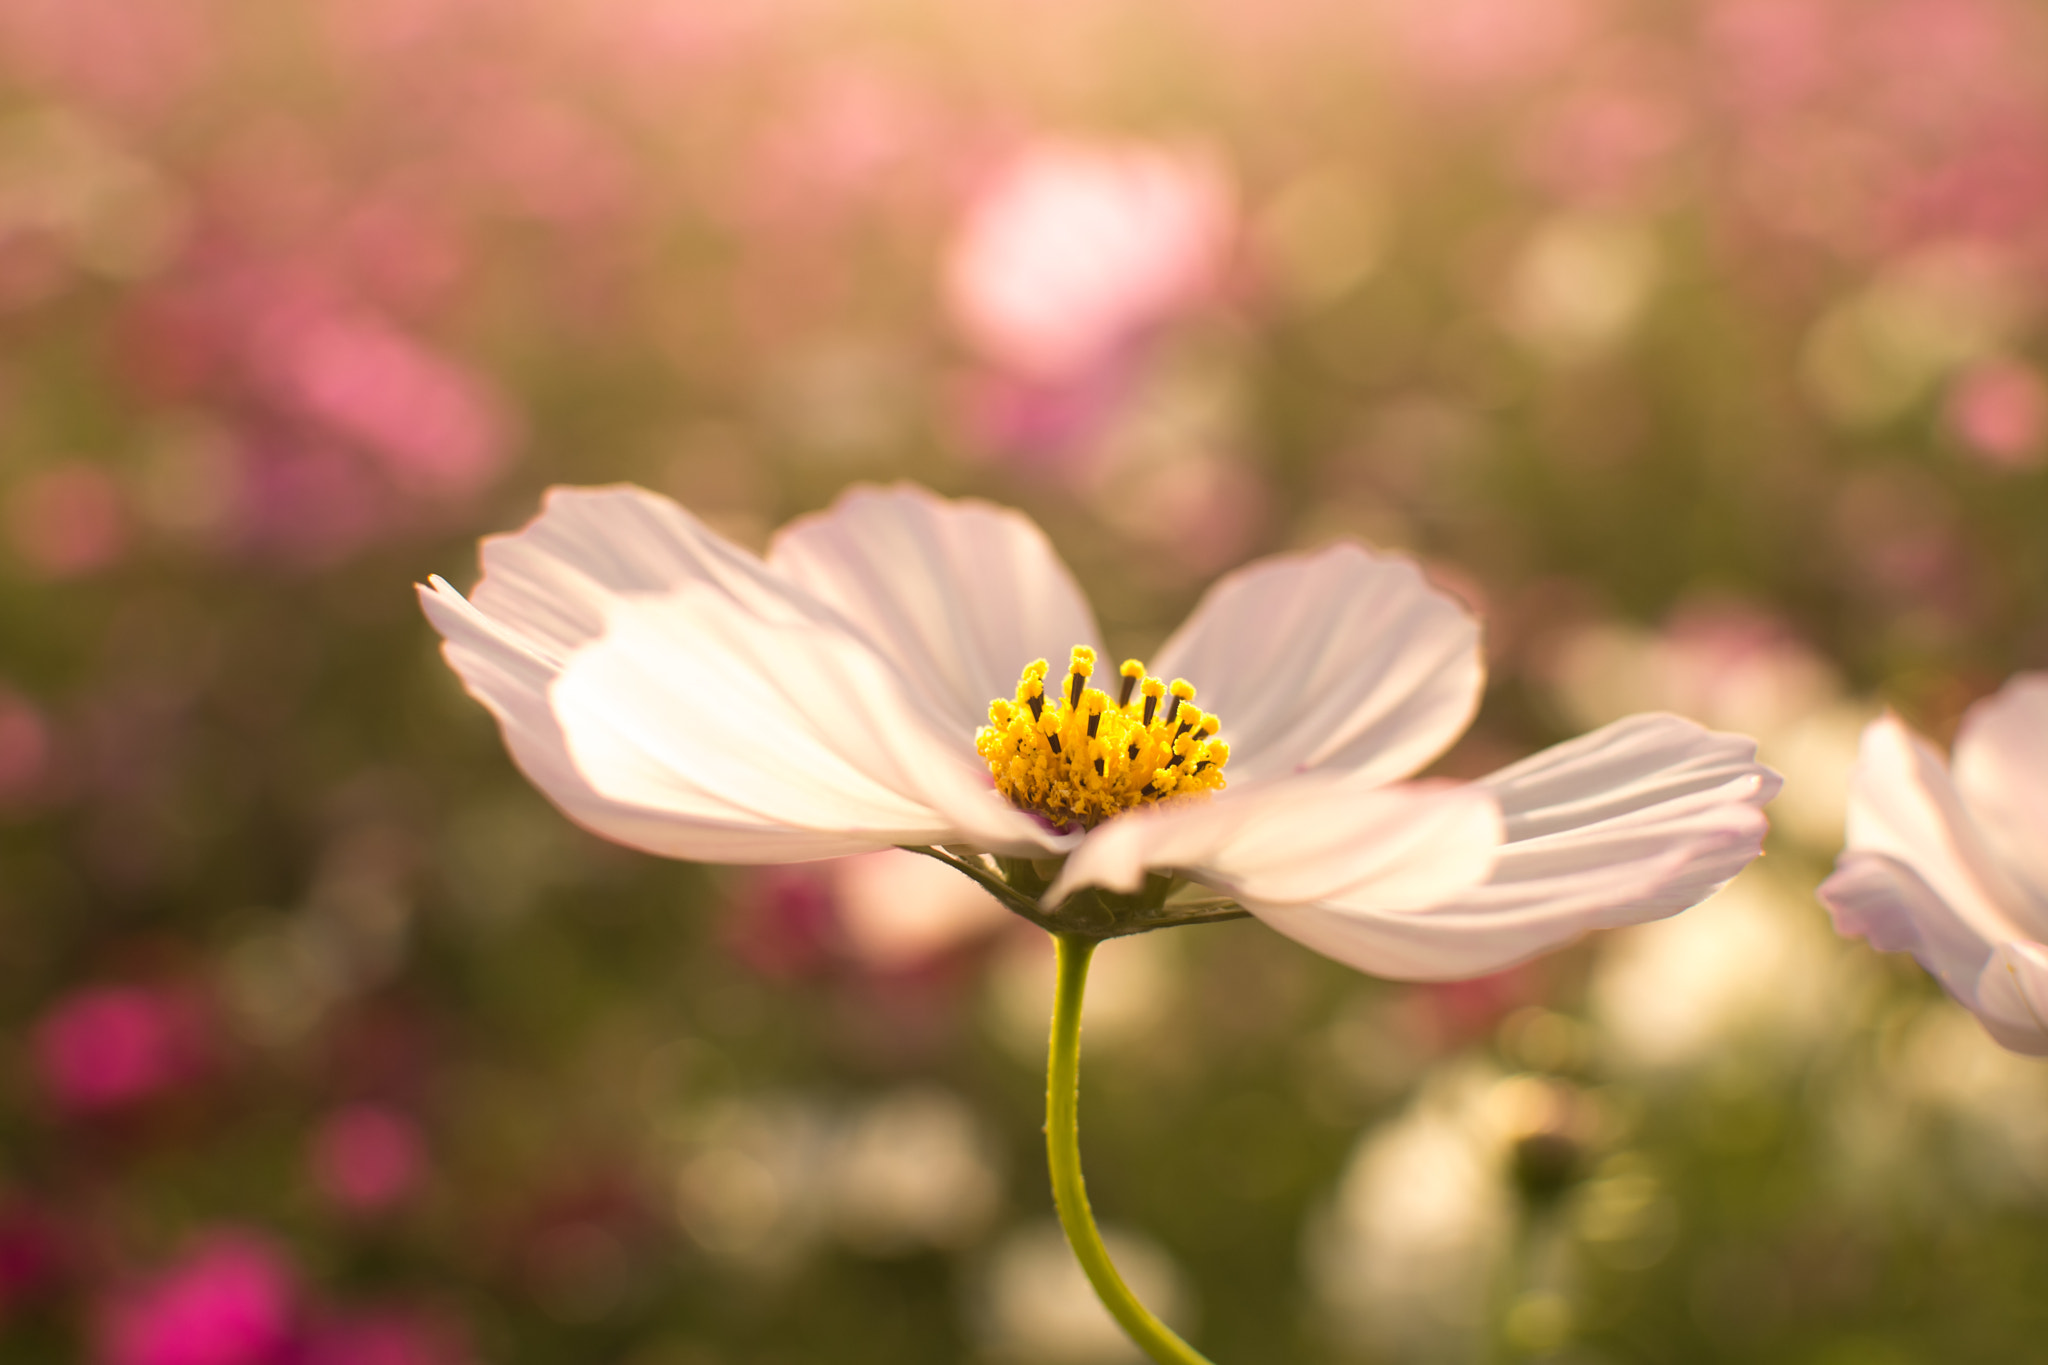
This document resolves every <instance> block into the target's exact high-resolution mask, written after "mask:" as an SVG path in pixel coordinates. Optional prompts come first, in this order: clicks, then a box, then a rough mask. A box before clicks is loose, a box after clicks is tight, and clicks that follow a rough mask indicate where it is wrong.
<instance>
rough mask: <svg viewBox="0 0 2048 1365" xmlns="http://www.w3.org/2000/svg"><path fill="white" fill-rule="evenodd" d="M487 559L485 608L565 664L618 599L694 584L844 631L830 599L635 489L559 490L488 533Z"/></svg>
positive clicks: (757, 608) (478, 600)
mask: <svg viewBox="0 0 2048 1365" xmlns="http://www.w3.org/2000/svg"><path fill="white" fill-rule="evenodd" d="M482 559H483V568H484V576H483V579H482V581H480V582H479V583H478V584H477V585H476V589H475V591H474V592H473V593H472V594H471V596H472V599H473V600H474V602H475V604H476V607H477V609H478V610H479V611H481V612H482V613H483V614H484V615H485V616H488V617H490V618H491V619H492V620H495V621H501V622H504V623H506V624H507V625H508V626H509V627H510V628H511V629H513V630H514V631H515V632H516V633H517V634H518V636H519V637H520V639H522V640H523V641H525V642H526V643H527V644H529V645H530V646H531V647H532V648H534V649H536V650H538V651H540V652H541V653H542V654H544V655H547V656H548V657H550V658H554V659H556V660H560V659H562V658H564V657H566V656H567V655H568V654H569V652H570V651H571V650H574V649H576V648H577V647H578V646H580V645H583V644H586V643H588V642H589V641H590V640H592V639H594V638H595V637H596V636H597V635H598V634H600V633H601V632H602V631H603V629H604V623H605V612H606V610H607V608H608V607H609V605H610V604H611V603H612V602H613V601H614V600H616V599H617V598H619V597H622V596H638V595H645V594H649V593H662V592H666V591H668V590H670V589H672V588H676V587H679V586H681V585H683V584H685V583H699V584H704V585H707V586H709V587H712V588H715V589H717V590H718V591H719V592H721V593H723V594H725V595H726V596H728V597H730V598H731V599H732V600H733V601H734V602H736V603H738V604H740V605H742V606H744V607H745V608H746V609H748V610H749V611H752V612H753V613H755V614H756V615H758V616H760V617H761V618H762V619H763V620H769V621H790V622H795V621H803V622H809V623H812V624H818V625H826V626H829V627H833V628H842V629H843V622H841V621H839V619H838V618H837V616H836V614H835V613H834V612H832V611H831V609H830V608H828V607H826V606H825V604H824V603H822V602H820V601H818V600H817V599H816V598H815V597H813V596H812V595H811V594H809V593H807V592H802V591H797V590H793V589H792V586H791V584H790V583H789V582H788V580H786V579H784V578H782V577H781V576H780V575H779V574H776V573H774V572H773V571H772V570H770V569H769V568H768V566H767V565H765V564H763V563H762V562H761V561H760V560H759V559H758V558H756V557H755V556H754V555H752V554H749V553H748V552H747V551H745V550H743V549H741V548H740V547H739V546H737V545H734V544H732V543H731V542H730V541H728V540H726V539H725V538H724V537H722V536H720V535H719V534H718V533H717V532H715V531H713V530H711V529H710V528H709V527H707V526H706V525H704V523H703V522H701V521H699V520H697V518H695V517H693V516H691V515H690V514H689V513H688V512H686V511H684V510H683V509H682V508H681V507H679V506H677V505H676V504H675V503H674V502H672V501H671V500H669V499H668V498H664V497H662V496H660V495H659V494H656V493H650V492H648V491H647V490H646V489H644V488H634V487H632V486H630V485H624V484H621V485H616V486H613V487H607V488H550V489H549V490H548V491H547V494H546V496H545V497H543V498H542V500H541V512H540V515H539V516H537V517H535V518H534V519H533V520H532V521H530V522H528V523H527V524H526V525H525V526H523V527H521V528H520V529H519V530H517V531H514V532H511V533H510V534H507V535H496V536H489V537H486V538H485V540H484V543H483V550H482Z"/></svg>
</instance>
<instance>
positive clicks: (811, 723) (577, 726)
mask: <svg viewBox="0 0 2048 1365" xmlns="http://www.w3.org/2000/svg"><path fill="white" fill-rule="evenodd" d="M550 698H551V700H552V703H553V706H554V712H555V716H556V718H557V720H558V721H559V722H560V724H561V727H562V731H563V734H564V736H565V739H566V742H567V746H568V750H569V753H570V755H571V757H572V758H573V759H574V761H575V762H576V765H577V767H578V769H579V771H581V772H582V773H583V774H584V776H585V777H586V778H587V779H588V780H589V781H590V783H591V785H592V786H593V787H595V788H596V789H597V790H598V791H599V792H600V793H601V794H602V795H605V796H607V797H610V798H613V799H616V800H622V801H626V802H628V803H631V804H634V805H640V806H646V807H650V808H658V809H662V808H665V809H669V810H672V811H674V812H675V813H676V814H677V815H679V816H683V817H689V816H692V815H696V814H711V815H714V816H716V815H722V814H730V813H740V814H743V815H744V816H750V817H752V818H754V819H756V820H758V821H760V822H761V823H762V824H764V825H773V826H784V827H794V828H798V829H808V830H818V831H830V832H838V833H842V834H848V835H858V836H860V837H862V838H865V839H866V840H867V841H868V846H869V847H880V846H886V845H891V844H905V843H910V844H930V843H955V842H969V843H974V844H976V845H979V846H982V847H989V848H1001V849H1004V850H1005V851H1022V852H1030V851H1036V850H1040V849H1043V848H1046V847H1051V846H1056V845H1055V844H1054V842H1053V841H1052V838H1051V836H1042V837H1041V834H1040V830H1039V826H1038V825H1037V824H1036V822H1034V821H1032V820H1031V819H1030V818H1029V817H1028V816H1026V815H1024V814H1023V813H1021V812H1019V811H1017V810H1015V809H1014V808H1012V807H1011V806H1009V805H1008V804H1007V803H1006V802H1004V801H1003V800H1002V798H1001V797H1000V796H998V795H997V794H996V792H995V790H994V787H993V786H992V784H991V783H990V782H989V780H988V773H987V769H986V767H985V765H984V764H983V763H982V761H981V760H980V758H979V757H978V756H976V755H975V753H974V752H973V750H972V748H971V747H970V746H969V744H968V743H967V742H966V740H965V738H964V737H961V738H958V739H956V738H954V737H953V736H951V735H948V734H945V733H944V732H942V731H939V730H937V729H935V727H934V726H933V724H932V722H931V720H930V718H929V717H928V716H926V715H925V714H924V713H923V712H922V711H921V710H920V709H919V708H918V707H917V706H916V704H915V703H914V701H913V699H912V698H911V697H909V696H908V695H907V689H906V687H905V684H904V681H903V678H902V676H901V675H900V674H899V673H897V672H896V671H895V670H894V669H892V668H890V667H889V666H888V665H887V664H885V663H884V662H882V661H881V660H880V659H878V658H876V657H875V655H874V654H873V653H872V652H870V651H869V650H868V649H867V647H866V646H865V645H864V644H862V643H861V642H860V641H858V640H856V639H854V638H852V637H851V636H847V635H844V634H840V633H837V632H833V631H828V630H820V629H816V628H814V627H810V626H805V625H788V624H776V623H772V622H766V621H762V620H761V619H760V618H758V617H756V616H754V615H753V614H751V613H750V612H748V611H746V610H745V609H744V608H742V607H740V606H739V605H738V604H736V603H734V602H732V601H731V600H730V599H728V598H725V597H723V596H721V595H719V594H717V593H714V592H709V591H706V590H703V589H701V588H689V589H685V590H683V591H681V592H678V593H676V594H674V595H672V596H669V597H664V598H642V599H634V600H630V601H624V602H621V603H618V604H615V606H614V608H613V611H612V617H611V621H610V622H609V624H608V627H607V630H606V633H605V635H604V636H603V637H602V638H601V639H599V640H598V641H597V642H595V643H594V644H591V645H589V646H587V647H585V648H584V649H582V650H579V651H578V652H577V653H576V654H574V655H573V656H571V657H570V658H569V659H568V661H567V662H566V664H565V665H564V667H563V670H562V674H561V676H560V677H559V678H558V679H557V680H556V681H555V682H554V684H553V686H552V687H551V689H550ZM697 856H715V854H699V855H697Z"/></svg>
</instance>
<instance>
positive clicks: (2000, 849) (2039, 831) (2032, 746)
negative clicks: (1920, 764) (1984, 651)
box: [1955, 673, 2048, 937]
mask: <svg viewBox="0 0 2048 1365" xmlns="http://www.w3.org/2000/svg"><path fill="white" fill-rule="evenodd" d="M1955 783H1956V790H1958V791H1959V792H1961V793H1962V798H1963V804H1964V805H1965V806H1966V807H1968V808H1969V812H1970V814H1971V816H1972V817H1973V818H1974V819H1975V821H1976V823H1977V828H1978V830H1979V832H1980V833H1982V835H1983V836H1984V841H1985V843H1987V844H1988V845H1990V848H1991V851H1992V852H1993V854H1995V855H1996V856H1997V857H1998V858H1999V859H2000V860H2001V862H2002V863H2003V864H2004V866H2005V867H2006V868H2007V869H2008V870H2009V871H2010V872H2011V873H2012V874H2013V875H2014V877H2015V879H2016V880H2018V881H2020V882H2022V883H2023V884H2024V886H2025V889H2026V890H2027V891H2028V893H2029V894H2030V899H2031V900H2032V902H2033V905H2034V908H2035V913H2034V914H2033V915H2032V916H2030V917H2029V921H2030V923H2032V924H2033V926H2034V927H2035V929H2036V930H2037V932H2039V933H2040V934H2041V935H2042V936H2044V937H2048V674H2044V673H2023V674H2021V675H2020V676H2018V677H2016V678H2014V679H2013V680H2012V681H2011V682H2009V683H2007V684H2006V685H2005V686H2004V687H2003V688H2002V689H2000V690H1999V692H1998V694H1997V695H1996V696H1994V697H1988V698H1986V699H1985V700H1983V701H1981V702H1979V703H1977V705H1975V706H1973V707H1971V708H1970V711H1969V714H1968V715H1966V716H1964V717H1963V725H1962V730H1961V731H1960V732H1959V733H1958V734H1957V735H1956V747H1955Z"/></svg>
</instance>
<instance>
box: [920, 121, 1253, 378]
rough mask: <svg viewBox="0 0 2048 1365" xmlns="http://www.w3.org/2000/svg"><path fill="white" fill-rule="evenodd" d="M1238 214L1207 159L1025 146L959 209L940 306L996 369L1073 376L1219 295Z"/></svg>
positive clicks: (1154, 149)
mask: <svg viewBox="0 0 2048 1365" xmlns="http://www.w3.org/2000/svg"><path fill="white" fill-rule="evenodd" d="M1234 217H1235V206H1234V204H1233V196H1232V194H1231V189H1230V183H1229V180H1228V179H1227V177H1226V176H1225V174H1224V172H1223V169H1222V167H1221V166H1220V165H1219V164H1218V163H1217V162H1216V161H1215V160H1214V159H1213V158H1212V157H1210V156H1208V155H1206V154H1204V153H1202V152H1198V151H1192V150H1187V149H1179V148H1173V147H1165V146H1154V145H1148V144H1144V143H1117V142H1084V141H1065V140H1058V139H1049V140H1046V141H1042V142H1039V143H1035V144H1033V145H1031V146H1029V147H1026V148H1025V149H1024V150H1023V151H1022V152H1020V153H1019V154H1018V155H1017V156H1016V157H1015V158H1014V159H1013V160H1012V161H1011V162H1010V163H1009V164H1008V165H1007V166H1006V167H1005V168H1004V169H1003V170H1002V171H1001V172H1000V173H999V174H998V175H997V176H996V177H995V178H994V179H993V180H992V181H990V182H989V183H988V184H987V185H985V186H984V187H983V188H982V190H981V192H980V194H979V196H978V197H977V198H976V199H975V200H974V202H973V203H972V204H971V205H970V206H969V207H968V210H967V213H966V216H965V218H964V219H963V221H962V222H961V224H960V227H959V229H958V232H957V234H956V236H955V237H954V240H953V243H952V246H951V248H950V250H949V252H948V255H947V260H946V275H945V290H946V302H947V306H948V308H949V309H950V311H951V313H952V316H953V320H954V323H955V324H956V325H957V326H958V327H959V329H960V331H961V332H962V334H963V335H964V336H965V337H966V339H967V340H968V342H969V343H970V344H971V345H972V346H973V347H974V348H975V349H976V350H977V351H978V352H980V353H981V354H982V355H983V356H984V357H985V358H986V359H988V360H989V361H991V362H992V363H994V364H995V365H997V366H998V367H1000V368H1003V369H1006V370H1009V371H1011V372H1014V373H1017V374H1020V375H1026V376H1030V377H1033V378H1038V379H1063V378H1071V377H1074V376H1076V375H1079V374H1082V373H1085V372H1086V371H1088V370H1091V369H1093V368H1095V367H1097V366H1099V365H1101V364H1103V363H1105V362H1106V361H1110V360H1114V359H1116V358H1117V357H1118V355H1119V354H1120V353H1121V352H1122V351H1123V350H1124V349H1125V348H1127V347H1129V346H1130V345H1131V344H1132V343H1134V342H1136V341H1139V340H1142V339H1143V337H1144V336H1145V334H1146V333H1148V332H1149V331H1151V330H1152V329H1154V328H1156V327H1158V326H1160V325H1161V324H1162V323H1165V322H1168V321H1171V320H1172V319H1173V318H1175V317H1176V316H1178V315H1179V314H1181V313H1183V312H1184V311H1186V310H1187V309H1188V308H1190V307H1191V306H1193V305H1195V304H1198V303H1200V302H1201V301H1202V300H1203V299H1204V298H1205V297H1206V296H1207V295H1209V294H1210V293H1211V292H1213V291H1214V289H1215V288H1216V285H1217V281H1218V278H1219V276H1220V274H1221V272H1222V267H1223V263H1224V259H1225V256H1226V254H1227V252H1228V250H1229V247H1230V238H1231V234H1232V232H1233V231H1234Z"/></svg>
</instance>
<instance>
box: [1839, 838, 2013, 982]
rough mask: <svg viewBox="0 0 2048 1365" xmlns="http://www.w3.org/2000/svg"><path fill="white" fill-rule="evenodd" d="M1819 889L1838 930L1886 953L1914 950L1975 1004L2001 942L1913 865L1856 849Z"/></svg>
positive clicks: (1938, 976)
mask: <svg viewBox="0 0 2048 1365" xmlns="http://www.w3.org/2000/svg"><path fill="white" fill-rule="evenodd" d="M1816 894H1818V895H1819V897H1820V902H1821V904H1822V905H1825V906H1826V907H1827V909H1828V914H1829V916H1830V917H1831V918H1832V919H1833V920H1834V922H1835V929H1836V931H1837V932H1838V933H1841V934H1844V935H1847V936H1848V937H1850V938H1861V939H1867V940H1869V942H1870V946H1871V947H1873V948H1875V949H1877V950H1878V951H1879V952H1881V953H1911V954H1912V955H1913V956H1914V957H1915V958H1916V959H1917V960H1918V961H1919V963H1920V965H1921V966H1922V967H1925V968H1926V969H1927V971H1928V974H1929V975H1931V976H1932V977H1933V978H1934V979H1935V980H1937V981H1939V982H1940V983H1941V984H1942V987H1943V988H1944V989H1946V990H1947V991H1948V993H1949V994H1950V995H1952V996H1954V997H1955V998H1956V999H1957V1000H1959V1001H1961V1002H1962V1003H1963V1004H1965V1005H1972V1006H1974V1003H1975V1001H1976V995H1977V986H1978V982H1979V980H1980V978H1982V976H1983V974H1984V969H1985V966H1986V964H1988V963H1989V962H1990V960H1991V958H1992V956H1993V954H1994V953H1995V952H1996V951H1997V945H1995V944H1993V943H1991V942H1989V941H1988V940H1986V939H1985V937H1984V935H1983V934H1982V933H1981V932H1979V931H1978V929H1977V928H1976V926H1975V925H1973V924H1971V923H1970V922H1969V921H1968V920H1966V919H1964V918H1963V917H1962V916H1961V915H1959V914H1957V913H1956V911H1955V908H1954V907H1953V906H1951V905H1950V904H1949V903H1948V902H1947V901H1945V900H1943V899H1942V898H1941V897H1940V896H1938V895H1936V894H1935V893H1934V888H1932V887H1930V886H1929V885H1928V884H1927V882H1926V881H1925V880H1924V879H1923V878H1922V877H1921V876H1920V874H1919V873H1918V872H1915V871H1914V870H1913V869H1912V868H1911V867H1908V866H1907V865H1906V864H1905V863H1902V862H1900V861H1899V860H1898V859H1897V858H1893V857H1891V856H1889V855H1887V854H1883V853H1864V852H1858V851H1856V850H1854V849H1851V850H1849V851H1847V852H1845V853H1843V854H1842V856H1841V858H1840V860H1839V861H1837V862H1836V864H1835V870H1834V873H1833V875H1831V876H1830V877H1829V878H1828V879H1827V880H1826V881H1824V882H1822V883H1821V884H1820V889H1819V891H1818V892H1817V893H1816Z"/></svg>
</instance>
